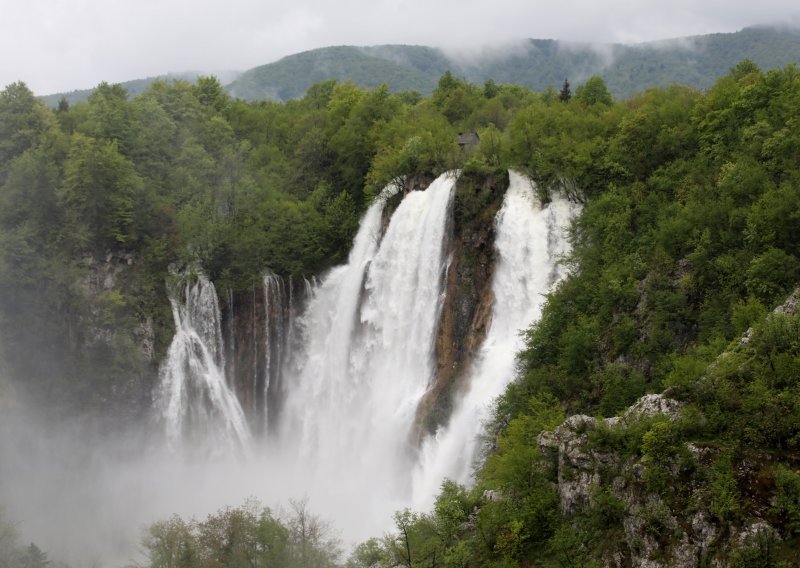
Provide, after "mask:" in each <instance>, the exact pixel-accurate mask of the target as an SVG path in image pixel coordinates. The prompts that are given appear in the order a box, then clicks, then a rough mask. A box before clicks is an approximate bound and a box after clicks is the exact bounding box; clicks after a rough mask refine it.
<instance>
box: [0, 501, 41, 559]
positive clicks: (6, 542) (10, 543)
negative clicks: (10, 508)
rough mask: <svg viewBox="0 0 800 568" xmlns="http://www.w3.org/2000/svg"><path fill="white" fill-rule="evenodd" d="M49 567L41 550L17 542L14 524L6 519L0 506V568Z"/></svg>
mask: <svg viewBox="0 0 800 568" xmlns="http://www.w3.org/2000/svg"><path fill="white" fill-rule="evenodd" d="M48 565H50V561H49V560H48V559H47V554H45V553H44V552H43V551H42V549H40V548H39V547H38V546H36V544H34V543H30V544H29V545H28V546H24V545H22V544H21V543H20V542H19V533H18V531H17V527H16V525H15V524H14V523H12V522H11V521H9V520H8V519H6V517H5V511H4V510H3V508H2V506H0V567H2V568H45V567H46V566H48Z"/></svg>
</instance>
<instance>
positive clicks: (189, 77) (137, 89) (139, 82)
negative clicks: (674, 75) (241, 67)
mask: <svg viewBox="0 0 800 568" xmlns="http://www.w3.org/2000/svg"><path fill="white" fill-rule="evenodd" d="M200 75H204V73H201V72H199V71H185V72H182V73H167V74H165V75H158V76H156V77H146V78H144V79H134V80H132V81H125V82H124V83H120V84H121V85H122V86H123V87H124V88H125V90H126V91H128V94H129V95H130V96H132V97H135V96H136V95H138V94H139V93H142V92H144V91H145V90H146V89H147V87H149V86H150V85H151V84H152V83H153V82H155V81H189V82H190V83H194V81H195V80H196V79H197V77H199V76H200ZM238 75H239V73H238V72H235V71H226V72H223V73H222V74H217V77H218V78H219V79H220V81H224V82H227V81H231V80H233V79H234V78H235V77H237V76H238ZM92 91H94V88H91V89H78V90H75V91H70V92H68V93H54V94H52V95H45V96H43V97H40V98H41V99H42V100H43V101H44V102H45V104H46V105H47V106H49V107H51V108H55V107H57V106H58V103H59V101H60V100H61V99H62V98H65V99H67V102H68V103H69V104H71V105H73V104H75V103H83V102H86V100H87V99H88V98H89V95H91V94H92Z"/></svg>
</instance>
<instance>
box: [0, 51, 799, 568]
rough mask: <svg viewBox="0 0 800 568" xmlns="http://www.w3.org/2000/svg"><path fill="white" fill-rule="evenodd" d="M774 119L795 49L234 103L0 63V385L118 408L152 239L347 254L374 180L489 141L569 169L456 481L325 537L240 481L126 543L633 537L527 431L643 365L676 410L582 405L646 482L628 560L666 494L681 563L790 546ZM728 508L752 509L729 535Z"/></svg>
mask: <svg viewBox="0 0 800 568" xmlns="http://www.w3.org/2000/svg"><path fill="white" fill-rule="evenodd" d="M556 87H558V88H556ZM558 89H561V91H560V92H559V90H558ZM799 121H800V70H798V68H797V67H795V66H792V65H790V66H787V67H785V68H782V69H777V70H772V71H769V72H763V71H761V70H760V69H759V68H758V67H757V66H756V65H755V64H753V63H752V62H750V61H743V62H741V63H739V64H738V65H736V66H735V67H734V68H732V69H731V70H730V73H729V74H728V75H727V76H725V77H723V78H721V79H720V80H718V81H717V82H716V84H714V86H713V87H711V88H710V89H708V90H707V91H706V92H700V91H697V90H695V89H692V88H689V87H683V86H680V85H673V86H670V87H668V88H655V89H650V90H648V91H646V92H643V93H640V94H638V95H635V96H633V97H631V98H629V99H626V100H615V99H614V98H613V97H612V96H611V95H610V93H609V91H608V89H607V88H606V85H605V83H604V81H603V80H602V79H601V78H599V77H593V78H591V79H589V80H588V81H586V82H585V83H583V84H580V85H578V86H577V87H576V88H575V89H574V93H573V92H572V88H571V86H570V85H569V84H568V83H566V82H565V84H564V85H563V88H562V85H558V86H554V87H550V88H548V89H547V90H545V91H543V92H533V91H531V90H529V89H527V88H524V87H520V86H515V85H505V84H497V83H495V82H493V81H487V82H486V83H485V84H484V85H482V86H479V85H474V84H470V83H467V82H465V81H463V80H461V79H459V78H457V77H455V76H454V75H453V74H452V73H450V72H447V73H445V74H444V75H443V76H442V77H441V78H440V80H439V82H438V86H437V87H436V89H435V90H434V91H433V94H432V95H431V96H430V97H423V96H421V95H420V94H419V93H416V92H413V91H407V92H399V93H390V92H389V90H388V88H387V87H386V86H382V87H378V88H374V89H359V88H357V87H355V86H354V85H353V84H351V83H337V82H335V81H326V82H322V83H318V84H315V85H314V86H312V87H311V88H310V89H309V90H308V91H307V92H306V94H305V96H303V97H302V98H300V99H298V100H293V101H289V102H287V103H275V102H270V101H260V102H245V101H241V100H236V99H233V98H231V97H229V96H228V95H226V94H225V92H224V91H223V89H222V86H221V85H220V83H219V81H217V80H216V79H215V78H213V77H202V78H200V79H199V80H198V81H197V82H196V83H195V84H189V83H187V82H182V81H175V82H172V83H167V82H156V83H154V84H153V85H151V86H150V87H149V88H148V89H147V90H146V91H145V92H143V93H142V94H140V95H138V96H136V97H134V98H129V97H128V94H127V93H126V91H125V90H124V89H123V88H122V87H120V86H119V85H110V84H105V83H104V84H101V85H99V86H98V87H97V89H96V90H95V91H94V92H93V94H92V95H91V96H90V98H89V100H88V102H87V103H79V104H74V105H69V104H67V103H66V101H64V102H63V103H62V104H60V105H59V106H58V108H57V109H55V110H50V109H48V108H47V107H46V106H45V105H44V104H43V103H42V102H41V101H39V100H38V99H37V98H36V97H35V96H34V95H33V93H32V92H31V91H30V90H29V89H28V88H27V87H26V86H25V85H24V84H23V83H14V84H11V85H9V86H7V87H6V88H5V89H4V90H3V91H2V92H0V351H2V359H0V360H1V361H2V362H3V363H2V366H0V404H2V401H3V400H4V399H6V398H12V399H13V398H14V397H17V398H19V399H22V398H30V399H32V400H36V401H37V402H39V403H41V404H43V405H46V406H47V407H48V408H51V409H52V411H53V412H54V413H55V414H64V415H70V414H81V413H90V414H96V415H101V416H104V417H105V420H107V421H109V422H124V421H126V420H127V421H135V420H137V419H138V418H140V417H141V415H142V413H143V412H144V410H145V408H144V407H145V406H146V404H145V403H146V400H145V399H144V398H146V397H144V398H143V397H142V396H141V395H140V394H139V395H137V394H136V393H141V391H142V390H143V389H142V385H145V384H146V381H147V379H146V377H148V376H151V375H152V372H153V369H154V366H155V365H157V362H158V361H160V360H161V359H162V358H163V355H164V352H165V349H166V347H167V345H168V343H169V340H170V338H171V335H172V331H173V330H172V320H171V318H170V312H169V304H168V302H167V299H166V291H165V286H164V282H165V279H166V278H167V274H168V272H169V267H170V266H171V265H191V264H193V263H199V264H200V265H202V266H203V267H204V268H205V269H206V270H207V271H208V274H209V277H210V278H211V279H212V280H213V281H214V282H215V283H217V284H218V286H227V287H229V288H231V289H232V290H248V289H249V287H250V286H252V285H253V282H254V281H257V280H258V279H260V278H261V275H262V274H263V271H264V270H265V269H269V270H271V271H272V272H274V273H276V274H281V275H286V276H289V275H294V276H301V275H313V274H318V273H320V272H321V271H323V270H324V269H326V268H329V267H331V266H333V265H335V264H337V263H340V262H341V261H342V260H343V259H344V258H346V255H347V251H348V248H349V246H350V244H351V241H352V238H353V236H354V234H355V231H356V229H357V227H358V222H359V218H360V216H361V214H362V213H363V212H364V210H365V208H366V207H367V206H368V204H369V203H370V202H371V200H372V199H373V198H374V197H375V195H376V194H377V193H378V191H379V190H380V189H381V188H382V187H383V186H384V185H386V184H387V183H389V182H390V181H392V180H394V179H397V178H398V177H400V176H413V175H415V174H420V175H425V176H433V175H438V174H439V173H442V172H444V171H447V170H451V169H456V168H458V169H461V170H462V171H465V172H473V173H476V174H479V175H481V174H485V175H489V174H491V173H494V172H498V171H501V170H505V169H507V168H509V167H511V168H515V169H517V170H520V171H524V172H526V173H528V174H529V175H530V176H531V177H532V178H533V179H534V180H535V181H536V184H537V192H538V194H539V197H540V198H541V199H542V200H544V201H546V200H547V199H548V198H549V197H548V196H549V195H550V194H551V193H552V192H559V191H568V192H569V193H570V194H571V195H573V196H574V197H575V198H576V199H579V200H580V201H581V202H582V203H583V205H584V210H583V214H582V215H581V216H580V217H579V218H578V219H577V221H576V222H575V225H574V226H573V228H572V233H571V240H572V247H573V248H572V253H571V254H570V255H569V257H568V258H565V259H564V262H565V263H567V264H568V266H569V267H570V269H571V275H570V277H569V278H568V279H567V280H566V281H564V282H563V283H562V284H561V285H560V286H559V287H558V288H557V289H556V290H555V291H554V292H552V294H550V295H549V297H548V299H547V303H546V306H545V309H544V312H543V314H542V317H541V319H540V320H539V321H538V323H536V324H535V325H534V326H533V327H531V328H530V329H529V330H528V331H527V332H526V335H525V342H526V348H525V350H524V351H523V352H522V353H521V354H520V356H519V373H518V379H517V380H516V381H515V382H514V383H513V384H512V385H511V386H510V387H509V389H508V390H507V392H506V393H505V394H504V395H503V396H502V397H501V398H500V400H499V401H498V402H497V404H496V408H495V411H494V419H493V420H492V422H491V423H490V424H488V425H487V427H486V433H485V436H486V440H485V451H484V454H485V455H484V460H483V463H482V464H481V465H480V467H478V469H477V470H476V474H475V484H474V486H473V487H469V488H467V487H463V486H460V485H458V484H455V483H453V482H450V481H445V482H444V483H443V484H442V487H441V492H440V493H439V496H438V497H437V499H436V504H435V507H434V509H433V511H411V510H403V511H398V512H397V513H396V515H395V518H394V520H395V525H396V530H395V531H394V532H391V533H388V534H386V535H376V538H374V539H372V540H369V541H367V542H365V543H362V544H360V545H359V546H357V547H356V548H355V550H354V551H353V553H352V554H351V555H350V557H349V558H347V559H345V558H344V555H343V554H342V552H341V548H340V546H339V545H338V544H337V543H336V542H335V539H330V538H329V536H327V535H322V536H318V537H317V536H314V538H313V539H311V540H310V541H309V535H308V533H307V528H308V527H305V526H304V525H303V522H302V520H304V519H306V515H307V511H306V509H305V508H304V505H303V504H302V503H299V504H297V503H296V504H294V506H295V510H294V513H295V514H294V516H291V515H290V516H289V520H288V521H285V520H283V521H282V520H280V519H278V518H276V517H274V516H273V515H272V513H271V512H270V510H269V509H267V508H264V507H262V506H261V505H260V504H258V503H252V502H249V503H246V504H244V505H241V506H240V507H239V508H234V509H227V510H223V511H220V512H218V513H216V514H212V515H211V516H209V517H208V519H207V520H205V521H196V520H183V519H180V518H177V517H176V518H173V519H171V520H161V521H157V520H154V521H157V522H155V524H153V525H152V526H151V527H150V529H149V532H148V535H147V537H146V538H145V541H144V543H143V546H144V549H145V551H146V557H147V560H146V562H145V565H147V566H153V567H178V566H187V567H188V566H303V567H307V566H308V567H310V566H326V565H331V566H333V565H345V563H346V565H347V566H350V567H364V568H366V567H390V566H391V567H393V566H407V567H409V568H412V567H417V566H419V567H422V566H425V567H447V568H451V567H461V568H467V567H473V566H474V567H477V566H493V567H509V568H510V567H514V566H521V567H522V566H524V567H527V566H593V565H597V566H600V565H606V564H609V563H610V562H611V560H610V559H612V558H620V559H621V560H620V562H622V564H620V565H629V564H626V563H625V562H630V559H631V557H636V556H637V555H641V554H642V550H641V548H642V546H644V545H643V544H642V543H639V544H637V543H630V542H627V541H626V539H625V537H624V535H625V523H626V522H627V520H628V519H629V518H630V516H631V510H630V507H628V506H627V504H626V502H625V501H624V500H623V499H622V498H620V497H619V495H618V494H615V485H614V479H615V478H617V477H619V472H618V471H616V472H615V471H613V468H611V469H612V470H611V471H607V472H605V474H604V475H600V476H599V479H598V480H597V482H596V483H595V484H594V485H593V488H592V495H591V498H590V500H589V502H588V503H587V504H586V506H584V507H581V508H579V510H575V511H565V510H564V509H563V507H562V506H561V505H560V501H559V494H558V490H557V488H558V484H559V482H560V481H561V480H560V479H559V478H558V464H556V463H555V461H554V459H553V456H551V455H548V454H547V453H546V452H544V451H543V450H542V448H541V444H540V442H539V441H538V440H539V439H540V434H541V433H542V432H548V431H552V430H554V429H555V428H556V427H557V426H558V425H559V424H561V423H562V422H563V421H564V419H565V418H566V417H568V416H572V415H576V414H582V415H588V416H589V417H597V418H607V417H614V416H620V415H622V413H624V412H625V410H626V409H627V408H628V407H629V406H631V405H632V404H634V403H635V402H636V401H637V399H639V398H640V397H641V396H642V395H645V394H648V393H651V394H653V393H662V392H665V391H666V393H667V394H668V396H669V397H670V398H671V399H674V400H676V401H678V402H679V403H680V404H681V405H682V406H681V407H682V411H681V412H680V415H679V416H678V417H677V418H676V419H674V420H670V419H667V418H664V417H658V416H656V417H652V418H648V419H643V420H640V421H637V422H635V423H633V424H630V425H628V426H627V427H625V428H623V427H621V426H619V425H618V424H617V423H609V424H610V425H608V426H602V427H597V428H595V429H591V430H590V431H588V433H587V439H588V442H587V443H588V444H589V445H590V446H591V448H593V450H594V451H597V452H607V453H613V454H614V455H618V456H622V458H621V459H622V461H623V462H625V460H627V462H626V463H628V462H629V463H636V464H638V465H639V466H640V467H639V469H638V470H637V471H638V472H639V473H638V474H637V475H638V477H637V478H636V480H634V481H635V483H636V484H637V487H639V488H640V489H641V491H643V492H645V493H646V494H647V495H650V496H652V502H653V503H655V504H656V505H657V506H652V507H650V508H649V509H648V510H647V511H646V512H641V515H645V513H646V515H645V516H642V517H641V518H640V519H639V520H640V521H641V526H642V527H643V528H642V529H641V530H642V531H643V534H645V535H648V534H649V535H651V536H652V537H653V538H654V539H655V541H657V542H658V544H659V547H658V549H657V550H656V551H655V552H653V553H652V554H653V555H654V558H655V559H658V555H659V551H660V550H666V549H669V548H670V546H672V545H673V544H675V543H680V542H681V539H682V538H684V536H685V533H686V532H687V531H688V530H689V529H688V528H687V526H686V525H685V524H681V523H680V522H678V523H677V524H676V523H675V522H673V520H674V519H683V518H687V516H688V515H692V514H695V513H697V512H703V513H704V514H705V515H706V516H707V518H708V519H709V522H710V523H711V524H713V525H714V526H715V527H717V530H718V532H717V539H716V540H712V542H711V543H710V545H709V546H708V547H707V548H706V549H705V550H704V551H703V559H704V560H702V561H703V562H710V561H711V559H712V558H714V559H722V560H723V561H724V562H725V565H730V566H791V565H796V564H795V563H796V562H797V551H798V549H800V469H798V464H799V463H800V316H798V314H797V313H796V304H797V299H795V301H794V306H795V307H794V308H791V306H790V308H787V309H784V310H782V311H780V313H775V314H772V315H769V316H768V314H771V313H772V311H773V310H774V309H775V308H776V307H777V306H779V305H781V304H784V302H785V300H786V299H787V297H788V296H789V295H790V294H791V293H792V291H793V290H794V289H795V287H796V286H797V285H798V281H800V123H799ZM461 132H477V133H478V134H479V137H480V144H479V146H478V147H477V148H476V149H475V150H474V151H472V152H465V151H463V150H462V149H461V148H459V146H458V144H457V141H456V140H457V138H456V137H457V134H458V133H461ZM104 262H105V263H106V264H109V263H111V264H114V263H119V264H124V265H126V266H127V267H128V268H127V269H126V272H125V279H124V281H122V282H121V283H120V285H119V286H117V287H113V288H111V289H106V288H104V287H103V286H102V285H98V283H97V282H93V281H92V275H94V274H95V270H94V269H95V268H96V267H97V266H98V265H99V264H102V263H104ZM143 322H149V325H150V327H151V328H152V329H153V330H154V331H153V337H152V353H150V354H147V353H143V350H142V349H141V343H142V333H143V332H142V327H143ZM743 337H744V338H745V339H742V338H743ZM42 355H46V356H42ZM131 385H133V386H131ZM7 392H9V393H11V394H9V395H4V394H3V393H7ZM137 396H138V398H136V397H137ZM131 397H133V399H136V400H138V405H136V404H134V405H130V404H128V403H129V402H130V400H131ZM120 400H124V401H125V404H124V405H122V404H121V403H120ZM123 406H124V407H125V410H121V408H122V407H123ZM603 424H606V423H605V422H603ZM614 424H617V425H614ZM691 448H695V449H697V448H700V449H699V450H697V451H693V450H691ZM623 458H624V459H623ZM675 480H678V481H677V482H675ZM752 480H755V482H753V483H750V482H751V481H752ZM631 483H633V482H631ZM231 505H232V506H235V505H236V504H231ZM310 506H311V507H312V508H313V503H311V505H310ZM754 519H757V520H758V521H761V522H764V523H766V524H768V525H769V527H771V528H770V530H769V531H761V532H757V533H755V534H754V536H753V537H752V538H749V539H747V538H742V539H739V541H736V543H734V544H731V545H730V546H729V545H728V543H729V542H734V540H735V539H732V538H728V537H729V536H730V535H733V534H738V533H737V531H738V530H739V529H741V528H742V527H743V526H746V525H748V524H752V522H753V520H754ZM312 520H314V519H312ZM333 521H334V522H335V519H333ZM315 522H317V521H316V520H315ZM298 523H299V524H298ZM4 526H5V525H3V526H0V530H4V528H3V527H4ZM298 527H300V528H298ZM312 536H313V535H312ZM2 539H3V533H0V546H6V545H5V541H4V540H2ZM314 539H316V540H314ZM12 540H13V539H12ZM298 543H299V544H298ZM309 543H310V544H309ZM31 546H32V548H30V549H26V548H25V547H19V546H18V545H17V544H16V543H15V544H14V550H15V551H17V552H15V556H14V559H13V562H16V563H9V564H8V565H9V566H40V565H43V564H42V562H44V558H43V553H42V551H40V550H39V549H38V548H35V546H36V545H31ZM637 547H639V548H637ZM34 548H35V550H34ZM34 557H35V558H34ZM9 558H11V556H9ZM26 559H27V560H26ZM31 559H33V560H31ZM36 559H38V560H36ZM37 561H38V562H39V564H36V562H37ZM25 562H27V563H25ZM700 565H706V564H700Z"/></svg>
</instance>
